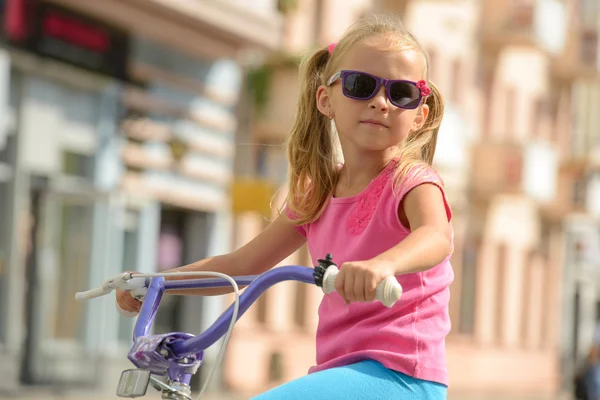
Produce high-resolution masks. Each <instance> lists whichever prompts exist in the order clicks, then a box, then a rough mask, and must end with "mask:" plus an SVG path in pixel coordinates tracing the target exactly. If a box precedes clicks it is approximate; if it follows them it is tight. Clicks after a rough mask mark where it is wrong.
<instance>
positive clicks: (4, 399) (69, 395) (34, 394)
mask: <svg viewBox="0 0 600 400" xmlns="http://www.w3.org/2000/svg"><path fill="white" fill-rule="evenodd" d="M197 396H198V393H193V394H192V399H193V400H196V397H197ZM82 399H85V400H117V399H119V397H117V396H116V395H114V396H111V395H104V396H102V395H99V394H86V393H85V392H83V391H80V392H66V393H52V392H48V391H43V390H39V391H38V390H27V391H25V392H23V393H19V394H13V395H9V394H5V393H0V400H82ZM139 399H141V400H160V394H159V393H158V392H155V391H152V392H150V390H149V391H148V395H146V396H144V397H140V398H139ZM247 399H248V397H247V396H239V395H237V396H236V395H231V394H227V393H210V394H208V395H206V396H205V397H204V398H203V400H247ZM448 400H571V398H570V397H569V396H566V395H563V396H558V397H555V398H541V397H537V398H514V397H511V398H507V397H502V396H497V397H496V396H489V397H466V396H465V397H462V396H456V395H454V396H448Z"/></svg>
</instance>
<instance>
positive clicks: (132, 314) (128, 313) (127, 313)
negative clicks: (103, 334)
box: [115, 299, 138, 318]
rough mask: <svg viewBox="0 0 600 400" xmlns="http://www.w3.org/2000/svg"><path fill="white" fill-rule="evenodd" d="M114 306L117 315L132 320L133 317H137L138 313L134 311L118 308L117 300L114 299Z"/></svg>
mask: <svg viewBox="0 0 600 400" xmlns="http://www.w3.org/2000/svg"><path fill="white" fill-rule="evenodd" d="M115 306H116V307H117V311H119V314H121V315H122V316H124V317H126V318H133V317H137V315H138V313H137V312H135V311H125V310H123V309H122V308H121V307H120V306H119V303H117V300H116V299H115Z"/></svg>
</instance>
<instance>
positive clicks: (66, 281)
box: [0, 0, 281, 393]
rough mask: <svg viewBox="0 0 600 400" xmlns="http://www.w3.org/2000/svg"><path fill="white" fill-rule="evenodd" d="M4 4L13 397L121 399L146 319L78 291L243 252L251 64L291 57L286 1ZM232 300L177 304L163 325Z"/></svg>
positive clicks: (3, 154) (1, 329) (4, 349)
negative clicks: (46, 392) (238, 240)
mask: <svg viewBox="0 0 600 400" xmlns="http://www.w3.org/2000/svg"><path fill="white" fill-rule="evenodd" d="M0 6H1V7H2V8H1V14H2V24H1V32H2V34H1V37H2V46H1V49H0V121H1V123H0V207H1V209H0V307H1V309H0V374H1V375H2V379H0V389H11V388H13V389H14V388H16V387H18V386H19V385H21V384H49V385H58V386H61V387H65V386H67V387H68V386H72V385H78V386H81V385H85V386H90V387H98V386H100V387H101V388H103V389H104V388H106V390H107V391H109V392H111V393H114V389H115V385H116V383H117V379H118V375H119V373H120V370H121V369H124V368H128V367H129V366H130V364H129V363H128V361H127V360H126V357H125V356H126V353H127V351H128V348H129V344H130V341H131V332H132V327H133V320H126V319H125V318H123V317H120V316H119V315H118V314H117V313H115V312H114V300H113V299H112V298H104V299H96V300H93V301H91V302H89V303H78V302H76V301H75V300H74V294H75V292H77V291H81V290H86V289H87V288H90V287H93V286H97V285H98V284H99V283H101V282H102V281H103V280H104V279H105V278H106V277H108V276H111V275H114V274H117V273H120V272H122V271H124V270H138V271H155V270H156V269H159V270H162V269H166V268H171V267H175V266H179V265H181V264H184V263H188V262H191V261H195V260H197V259H200V258H203V257H206V256H209V255H213V254H220V253H224V252H227V251H229V250H230V244H231V240H230V235H231V227H232V223H231V222H232V218H231V207H230V204H231V202H230V199H229V185H230V184H231V182H232V180H233V167H234V162H233V158H234V147H235V144H234V141H235V132H236V130H237V129H238V123H239V120H238V118H237V114H236V107H237V104H238V103H239V98H240V91H241V88H242V85H243V81H244V80H243V75H244V74H243V65H242V64H243V63H245V62H246V61H245V59H246V58H247V55H248V54H255V53H256V54H261V53H262V52H269V51H272V50H273V49H275V48H276V47H277V46H278V40H279V39H278V33H279V29H280V26H281V18H280V14H279V12H278V9H277V2H276V1H274V0H260V1H253V2H252V3H250V2H246V1H233V0H231V1H220V2H210V3H209V2H201V1H198V2H193V3H191V2H185V1H178V0H177V1H173V0H171V1H162V0H144V1H138V0H127V1H112V0H103V1H97V0H56V1H41V0H40V1H37V0H36V1H33V0H32V1H29V0H28V1H25V0H6V1H2V2H0ZM221 301H222V299H219V298H211V299H207V300H204V301H201V300H200V299H197V298H190V299H185V300H182V299H177V298H176V297H172V298H170V299H169V301H167V302H165V305H164V309H163V310H161V312H160V315H159V317H158V318H157V327H156V330H157V331H164V330H169V331H173V330H185V331H190V332H197V331H200V330H201V329H202V328H203V327H206V325H207V324H208V322H212V320H213V319H214V315H215V313H216V312H219V311H220V310H221V309H222V304H221ZM207 357H208V358H207V361H208V364H209V365H210V363H211V359H212V357H213V355H212V353H211V352H208V354H207ZM197 383H198V382H197V381H196V382H194V385H196V384H197Z"/></svg>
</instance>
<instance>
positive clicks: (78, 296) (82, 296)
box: [75, 287, 111, 300]
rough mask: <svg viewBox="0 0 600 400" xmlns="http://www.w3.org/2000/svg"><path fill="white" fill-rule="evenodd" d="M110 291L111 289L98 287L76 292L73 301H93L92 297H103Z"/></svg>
mask: <svg viewBox="0 0 600 400" xmlns="http://www.w3.org/2000/svg"><path fill="white" fill-rule="evenodd" d="M110 290H111V289H110V288H107V287H99V288H96V289H92V290H88V291H86V292H77V293H75V300H88V299H93V298H94V297H100V296H104V295H105V294H109V293H110Z"/></svg>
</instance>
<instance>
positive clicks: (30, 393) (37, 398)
mask: <svg viewBox="0 0 600 400" xmlns="http://www.w3.org/2000/svg"><path fill="white" fill-rule="evenodd" d="M197 397H198V393H197V392H196V393H192V399H193V400H196V398H197ZM82 399H85V400H118V399H120V397H117V396H116V395H100V394H97V393H92V394H89V393H86V392H66V393H52V392H48V391H43V390H39V391H37V390H27V391H24V392H22V393H15V394H7V393H1V392H0V400H82ZM138 399H141V400H160V393H158V392H156V391H154V390H152V392H151V391H150V390H148V394H147V395H146V396H144V397H138ZM202 400H247V398H244V397H240V396H232V395H229V394H226V393H209V394H208V395H206V396H204V397H203V399H202Z"/></svg>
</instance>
